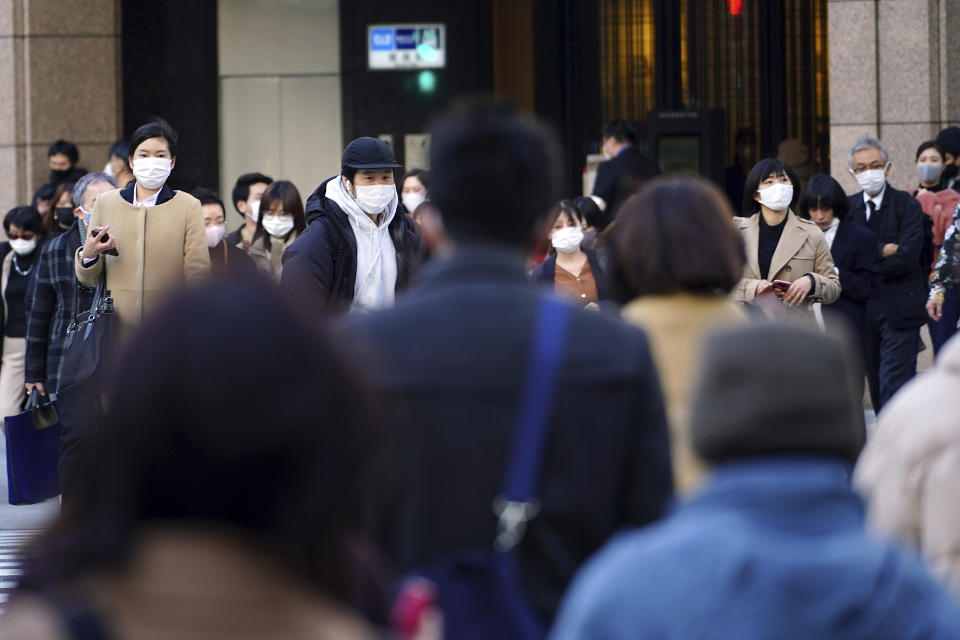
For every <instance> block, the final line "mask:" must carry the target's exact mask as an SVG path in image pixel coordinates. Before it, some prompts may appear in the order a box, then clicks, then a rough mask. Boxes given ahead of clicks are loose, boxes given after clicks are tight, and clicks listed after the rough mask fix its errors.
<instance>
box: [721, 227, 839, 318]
mask: <svg viewBox="0 0 960 640" xmlns="http://www.w3.org/2000/svg"><path fill="white" fill-rule="evenodd" d="M733 222H734V224H735V225H736V226H737V228H738V229H740V233H741V234H742V235H743V239H744V242H745V243H746V249H747V264H746V265H745V266H744V269H743V278H741V279H740V282H739V283H738V284H737V286H736V287H734V289H733V293H732V296H733V299H734V300H735V301H737V302H750V301H751V300H753V297H754V294H755V293H756V291H757V284H758V283H759V282H760V281H761V280H763V278H762V277H761V275H760V263H759V258H758V251H759V245H760V213H755V214H753V215H752V216H750V217H749V218H734V219H733ZM808 273H809V274H811V275H812V276H813V279H814V281H815V282H816V287H815V288H814V289H811V291H810V293H809V294H808V295H807V298H806V300H805V301H804V303H803V305H802V306H801V308H805V310H806V311H807V313H809V314H810V315H811V317H812V315H813V310H812V307H811V305H812V304H813V303H814V302H822V303H823V304H830V303H831V302H834V301H836V299H837V298H839V297H840V277H839V276H838V275H837V271H836V269H834V265H833V257H831V255H830V246H829V245H828V244H827V239H826V237H824V235H823V232H822V231H820V228H819V227H818V226H817V225H815V224H814V223H813V222H811V221H809V220H804V219H802V218H798V217H797V216H796V215H794V213H793V212H792V211H789V212H788V213H787V222H786V226H785V227H784V229H783V235H781V236H780V242H779V243H777V250H776V251H775V252H774V254H773V259H772V260H771V261H770V272H769V274H768V276H769V277H768V278H767V281H769V282H773V281H774V280H785V281H787V282H793V281H794V280H799V279H800V278H802V277H804V276H805V275H806V274H808Z"/></svg>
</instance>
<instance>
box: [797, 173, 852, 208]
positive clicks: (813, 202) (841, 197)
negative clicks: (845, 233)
mask: <svg viewBox="0 0 960 640" xmlns="http://www.w3.org/2000/svg"><path fill="white" fill-rule="evenodd" d="M810 209H833V217H834V218H836V219H837V220H846V219H847V214H848V213H850V201H849V200H847V194H846V193H844V191H843V187H841V186H840V183H839V182H837V181H836V180H834V179H833V178H832V177H831V176H828V175H826V174H825V173H818V174H816V175H814V176H810V179H809V180H807V188H806V189H804V191H803V195H802V196H801V197H800V201H799V202H798V203H797V215H798V216H800V217H801V218H807V219H809V218H810Z"/></svg>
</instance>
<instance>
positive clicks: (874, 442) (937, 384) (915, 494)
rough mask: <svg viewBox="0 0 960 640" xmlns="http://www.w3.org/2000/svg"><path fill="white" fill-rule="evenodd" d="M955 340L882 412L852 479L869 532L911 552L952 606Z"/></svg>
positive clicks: (958, 435) (958, 345)
mask: <svg viewBox="0 0 960 640" xmlns="http://www.w3.org/2000/svg"><path fill="white" fill-rule="evenodd" d="M957 389H960V338H953V339H952V340H951V341H950V342H948V343H947V345H946V347H945V348H944V349H943V350H941V351H940V353H939V354H938V356H937V362H936V366H935V367H934V369H933V371H931V372H929V373H924V374H921V375H919V376H917V377H916V378H914V379H913V380H911V381H910V382H909V383H908V384H907V385H906V386H904V387H903V389H901V390H900V392H899V393H897V395H896V396H894V397H893V399H892V400H891V401H890V403H889V404H886V405H884V407H883V411H881V412H880V417H879V419H878V420H877V426H876V429H874V431H873V433H872V434H871V436H870V438H869V439H868V440H867V446H866V447H865V448H864V450H863V453H861V454H860V459H859V461H858V462H857V467H856V470H855V472H854V484H855V485H856V487H857V488H858V489H859V490H860V492H861V493H862V494H863V495H864V497H865V498H866V500H867V520H868V523H869V525H870V527H871V528H872V529H873V530H874V531H877V532H879V533H881V534H883V535H888V536H892V537H894V538H897V539H898V540H901V541H903V542H906V543H907V544H910V545H912V546H913V547H915V548H917V549H919V550H920V551H921V552H922V553H923V556H924V557H925V558H926V560H927V562H928V564H929V566H930V567H931V568H932V569H933V572H934V574H936V575H937V576H938V577H939V578H940V579H941V580H942V581H943V582H944V583H946V584H947V585H948V586H949V587H950V588H951V589H952V590H953V592H954V593H955V594H956V595H957V597H958V598H960V418H958V416H960V394H958V393H957Z"/></svg>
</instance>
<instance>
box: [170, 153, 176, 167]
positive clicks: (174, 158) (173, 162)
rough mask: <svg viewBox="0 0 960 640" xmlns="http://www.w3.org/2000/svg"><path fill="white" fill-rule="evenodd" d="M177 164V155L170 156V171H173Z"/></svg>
mask: <svg viewBox="0 0 960 640" xmlns="http://www.w3.org/2000/svg"><path fill="white" fill-rule="evenodd" d="M175 166H177V157H176V156H174V157H172V158H170V171H173V168H174V167H175Z"/></svg>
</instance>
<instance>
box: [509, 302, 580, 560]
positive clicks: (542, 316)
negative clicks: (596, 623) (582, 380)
mask: <svg viewBox="0 0 960 640" xmlns="http://www.w3.org/2000/svg"><path fill="white" fill-rule="evenodd" d="M572 312H573V308H572V306H571V305H569V304H567V303H565V302H562V301H560V300H559V299H557V298H551V297H544V298H542V299H541V302H540V308H539V310H538V312H537V323H536V325H535V328H534V334H533V345H532V348H531V350H530V354H529V361H528V364H527V377H526V383H525V385H524V394H523V399H522V401H521V405H520V414H519V416H518V419H517V426H516V429H515V430H514V441H513V448H512V450H511V452H510V459H509V461H508V463H507V474H506V479H505V482H504V488H503V493H502V494H501V495H500V496H499V497H498V498H497V499H496V500H495V502H494V510H495V511H496V513H497V516H498V517H499V519H500V523H499V532H498V535H497V540H496V547H497V549H498V550H499V551H502V552H507V551H510V550H511V549H513V547H515V546H516V545H517V543H519V542H520V539H521V538H522V537H523V532H524V529H525V527H526V523H527V522H528V521H529V520H531V519H532V518H533V517H534V516H535V515H536V514H537V512H538V511H539V504H538V502H537V498H536V496H537V484H538V482H539V479H540V470H541V467H542V462H543V453H544V448H545V445H546V440H547V436H548V434H549V432H550V418H551V410H552V408H553V404H554V399H555V397H556V392H557V378H558V377H559V374H560V366H561V364H562V362H563V356H564V351H565V347H566V336H567V329H568V327H569V324H570V317H571V315H572Z"/></svg>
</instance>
